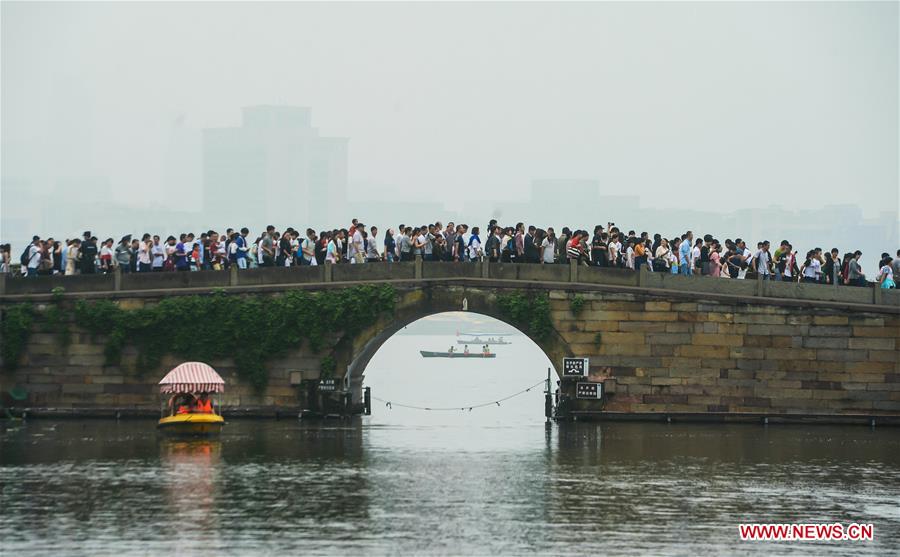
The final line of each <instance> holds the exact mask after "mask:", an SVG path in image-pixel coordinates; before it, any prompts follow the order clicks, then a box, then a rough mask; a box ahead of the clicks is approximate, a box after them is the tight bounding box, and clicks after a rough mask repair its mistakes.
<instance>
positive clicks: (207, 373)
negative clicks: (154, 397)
mask: <svg viewBox="0 0 900 557" xmlns="http://www.w3.org/2000/svg"><path fill="white" fill-rule="evenodd" d="M224 391H225V381H224V380H223V379H222V378H221V377H220V376H219V374H218V373H216V370H214V369H213V368H212V367H210V366H208V365H206V364H204V363H202V362H185V363H183V364H181V365H180V366H178V367H176V368H175V369H173V370H172V371H170V372H169V373H167V374H166V376H165V377H163V378H162V381H160V382H159V392H161V393H164V394H169V393H221V392H224Z"/></svg>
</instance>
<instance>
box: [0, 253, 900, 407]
mask: <svg viewBox="0 0 900 557" xmlns="http://www.w3.org/2000/svg"><path fill="white" fill-rule="evenodd" d="M359 284H390V285H392V286H393V289H394V295H395V304H394V310H393V312H391V313H385V314H382V315H381V316H380V317H379V318H378V319H377V320H375V321H373V322H372V323H369V324H367V325H366V326H364V327H361V328H359V329H358V330H357V331H356V332H355V333H354V334H353V335H348V336H347V337H345V338H343V339H342V340H341V341H340V342H338V343H337V344H336V345H334V346H332V347H331V352H330V354H331V355H332V356H333V358H334V361H335V369H336V375H337V376H339V377H341V378H342V379H343V380H344V381H345V385H346V386H347V387H348V389H349V391H350V392H351V393H352V397H353V400H354V401H359V399H360V396H361V389H362V386H363V379H364V375H365V368H366V365H367V364H368V362H369V360H370V359H371V358H372V356H373V355H374V354H375V352H376V351H377V350H378V348H379V347H380V346H381V344H382V343H383V342H384V341H385V340H387V339H388V338H389V337H390V336H391V335H393V334H394V333H395V332H396V331H398V330H399V329H401V328H402V327H404V326H406V325H408V324H409V323H412V322H413V321H415V320H417V319H419V318H421V317H424V316H427V315H432V314H435V313H441V312H445V311H461V310H463V308H464V305H465V308H466V309H467V310H468V311H471V312H476V313H480V314H484V315H488V316H491V317H495V318H497V319H500V320H502V321H505V322H507V323H509V324H511V325H513V326H515V327H517V328H519V329H520V330H522V331H523V332H524V333H525V334H527V335H528V336H529V337H530V338H531V339H532V340H534V341H535V342H536V343H537V344H538V345H539V346H540V347H541V348H542V349H543V350H544V352H545V353H546V354H547V356H548V358H549V359H550V361H551V362H552V363H553V365H554V367H555V368H556V370H557V371H559V370H560V368H561V362H562V358H563V357H566V356H575V357H588V358H590V375H589V377H588V378H587V379H586V381H590V382H602V383H603V391H604V397H603V399H602V400H599V401H598V400H577V399H575V398H574V397H575V384H574V382H567V381H563V383H562V385H561V391H562V394H563V395H568V396H570V397H571V398H572V400H573V403H572V404H571V405H570V409H571V411H572V415H575V416H579V417H584V418H587V417H599V418H629V417H647V416H659V417H669V418H671V417H672V416H678V417H685V418H687V417H691V418H702V419H757V418H759V417H769V418H771V419H776V420H777V419H794V418H803V419H817V420H826V421H835V420H837V421H844V420H858V421H870V420H871V419H872V418H873V417H877V418H878V419H879V421H882V422H900V350H898V342H900V293H898V292H890V291H888V292H884V291H880V290H879V289H875V288H855V287H844V286H840V287H834V286H824V285H809V284H788V283H775V282H763V281H756V280H724V279H716V278H709V277H679V276H671V275H664V274H659V273H649V272H646V271H645V272H640V273H635V272H630V271H621V270H614V269H596V268H588V267H576V266H574V265H530V264H488V263H470V264H451V263H423V262H422V261H416V262H415V263H395V264H365V265H335V266H332V265H325V266H321V267H297V268H287V269H279V268H270V269H256V270H245V271H240V272H238V271H237V270H236V269H234V270H232V271H230V272H227V271H209V272H194V273H159V274H157V273H151V274H145V275H137V274H134V275H129V274H125V275H119V274H110V275H93V276H75V277H39V278H33V279H11V278H7V277H3V278H0V307H2V308H3V309H4V310H5V311H6V310H8V309H9V308H11V307H13V306H14V305H15V304H19V303H22V302H28V303H31V304H32V305H34V306H36V307H37V308H38V309H39V310H40V309H41V308H43V307H45V306H46V305H49V302H50V301H51V300H59V299H63V300H74V299H88V300H90V299H99V298H105V299H113V300H115V301H116V303H117V304H118V305H119V306H120V307H123V308H134V307H142V306H145V305H147V304H154V303H156V302H157V301H159V300H160V299H163V298H168V297H173V296H182V295H188V294H198V293H201V294H202V293H207V292H212V291H218V290H223V289H224V290H225V291H228V292H229V293H233V294H236V295H242V294H256V295H277V294H278V293H282V292H286V291H290V290H295V289H302V290H311V291H321V290H333V289H345V288H350V287H353V286H356V285H359ZM59 287H61V288H63V289H64V291H61V290H59V289H58V288H59ZM54 289H57V290H55V292H56V294H53V293H52V292H54ZM510 296H517V297H518V299H519V300H520V301H521V300H528V301H534V300H543V301H545V302H546V303H543V302H542V303H541V304H537V305H536V307H537V306H539V307H538V309H533V310H531V311H532V313H535V312H537V313H539V314H540V315H537V317H538V318H540V319H544V320H545V322H546V323H548V324H549V326H548V327H547V328H545V329H543V330H542V331H540V334H538V333H537V332H536V331H535V329H534V327H533V324H532V323H528V322H527V320H528V319H527V318H526V319H525V321H523V320H522V316H521V315H519V316H517V315H516V314H515V312H514V311H511V310H510V308H509V307H508V304H507V305H505V303H504V299H509V297H510ZM531 317H534V315H532V316H531ZM103 350H104V348H103V339H92V338H91V337H90V336H89V335H87V334H84V333H83V332H82V331H78V330H77V329H75V331H74V333H73V334H72V340H71V342H70V343H68V344H65V343H62V342H61V341H60V339H59V338H58V335H57V334H56V333H52V332H49V333H48V332H46V331H45V330H44V329H40V328H38V327H35V329H34V331H33V332H32V333H31V335H30V336H29V337H28V340H27V344H26V346H25V347H24V351H23V352H24V353H23V354H21V356H20V358H19V359H18V361H17V362H16V363H17V364H18V366H17V368H16V369H15V370H14V371H11V372H10V371H5V372H3V373H2V374H0V391H5V392H9V391H10V390H11V389H13V388H15V387H18V388H19V389H20V390H23V391H24V392H26V393H27V398H26V399H25V400H24V401H10V400H8V397H7V400H6V401H5V403H6V405H7V406H9V405H14V406H15V405H17V406H18V407H23V408H24V407H27V408H30V409H31V412H32V414H34V413H44V414H80V413H81V414H128V413H147V412H151V411H154V410H155V409H156V408H157V404H158V402H157V400H156V398H155V396H154V392H155V389H154V385H155V382H156V381H157V380H158V376H159V377H161V376H162V374H163V373H164V372H165V370H166V367H167V366H171V365H175V364H177V363H178V361H177V360H175V359H174V358H172V357H171V356H166V357H165V358H163V362H162V365H161V366H160V369H159V370H157V371H156V372H153V373H147V374H144V375H138V374H135V373H134V372H133V370H132V369H131V367H133V364H134V360H135V359H136V353H135V352H134V351H133V350H132V349H131V348H130V347H129V346H127V345H126V347H125V349H124V351H123V357H122V360H121V363H120V364H119V365H115V366H107V365H105V362H104V357H103ZM321 360H322V354H320V353H316V352H315V351H313V350H312V349H311V348H310V347H309V346H307V345H306V344H305V343H301V344H300V345H298V346H297V347H296V348H294V349H292V350H291V351H290V352H289V353H288V354H287V355H286V356H284V357H283V358H279V359H278V360H276V361H273V362H270V363H269V366H268V367H269V382H268V385H267V386H266V388H265V390H264V391H263V392H261V393H260V392H257V391H255V390H254V389H252V388H251V387H250V386H249V385H243V384H241V382H240V380H239V379H238V378H237V375H236V373H235V369H234V366H235V364H234V362H232V361H227V360H226V361H213V362H210V363H211V364H212V365H213V366H215V367H216V368H217V369H219V370H220V371H222V372H223V375H224V376H225V378H226V381H227V382H228V383H229V387H228V393H227V396H226V399H225V400H224V401H223V402H224V404H225V405H226V406H227V407H228V408H229V409H230V410H231V412H232V413H234V414H238V413H241V412H245V413H253V414H275V413H284V414H290V413H295V412H297V411H299V410H302V409H303V408H304V407H305V406H308V405H309V404H310V394H311V391H310V389H309V387H310V385H314V384H315V383H316V382H317V380H318V379H319V375H320V371H321V369H322V362H321ZM4 364H6V362H4ZM6 367H12V366H8V365H7V366H6ZM538 371H541V370H538ZM532 376H533V375H529V377H532ZM536 411H538V410H537V409H536Z"/></svg>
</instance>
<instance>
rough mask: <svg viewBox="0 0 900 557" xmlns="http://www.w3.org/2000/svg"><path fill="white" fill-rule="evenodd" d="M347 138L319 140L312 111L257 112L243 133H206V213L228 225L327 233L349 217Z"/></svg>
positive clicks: (250, 112)
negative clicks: (345, 208) (346, 209)
mask: <svg viewBox="0 0 900 557" xmlns="http://www.w3.org/2000/svg"><path fill="white" fill-rule="evenodd" d="M347 141H348V140H347V139H346V138H332V137H321V136H320V135H319V131H318V129H316V128H314V127H312V125H311V117H310V109H309V108H303V107H293V106H252V107H247V108H244V109H243V121H242V125H241V126H240V127H236V128H216V129H207V130H204V133H203V191H204V200H203V205H204V213H205V215H207V217H208V218H207V220H210V222H223V223H224V224H228V225H230V226H235V227H237V226H243V225H245V224H246V225H250V226H255V227H259V226H264V225H265V224H269V223H271V224H275V225H277V226H279V227H284V226H288V225H292V226H297V227H306V226H312V227H315V228H320V227H324V226H326V225H328V224H330V223H333V222H335V221H336V220H338V219H340V217H342V216H344V215H341V214H340V210H341V207H342V206H343V205H344V204H345V203H346V200H347Z"/></svg>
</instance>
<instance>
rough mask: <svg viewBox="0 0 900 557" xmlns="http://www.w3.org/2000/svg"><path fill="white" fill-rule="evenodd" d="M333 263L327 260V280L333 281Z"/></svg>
mask: <svg viewBox="0 0 900 557" xmlns="http://www.w3.org/2000/svg"><path fill="white" fill-rule="evenodd" d="M332 265H333V263H332V262H331V261H326V262H325V277H324V280H325V282H331V269H332Z"/></svg>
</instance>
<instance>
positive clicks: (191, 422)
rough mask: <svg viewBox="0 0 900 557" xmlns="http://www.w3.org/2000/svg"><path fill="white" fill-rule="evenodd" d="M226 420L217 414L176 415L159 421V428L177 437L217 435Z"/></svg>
mask: <svg viewBox="0 0 900 557" xmlns="http://www.w3.org/2000/svg"><path fill="white" fill-rule="evenodd" d="M223 425H225V419H224V418H223V417H222V416H219V415H216V414H175V415H174V416H167V417H165V418H162V419H161V420H159V424H157V428H159V430H160V431H162V432H165V433H172V434H177V435H217V434H218V433H220V432H221V431H222V426H223Z"/></svg>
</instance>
